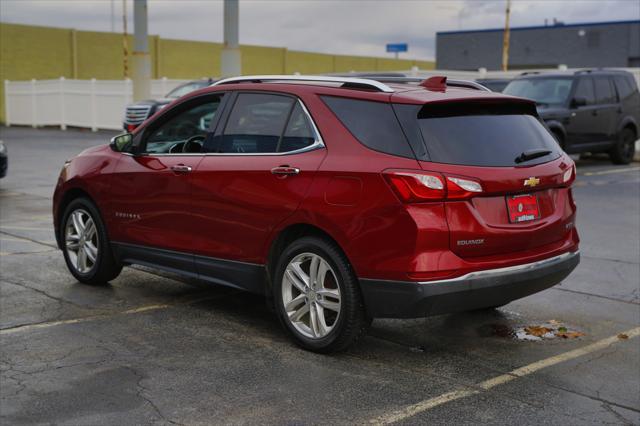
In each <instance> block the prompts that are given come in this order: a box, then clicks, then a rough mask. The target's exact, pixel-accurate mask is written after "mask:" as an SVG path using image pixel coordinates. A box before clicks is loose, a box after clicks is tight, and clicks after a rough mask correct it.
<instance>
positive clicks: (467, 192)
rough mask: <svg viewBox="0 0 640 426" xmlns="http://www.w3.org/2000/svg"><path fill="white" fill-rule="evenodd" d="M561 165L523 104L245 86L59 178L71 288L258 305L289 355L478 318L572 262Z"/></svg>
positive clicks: (350, 89) (162, 118)
mask: <svg viewBox="0 0 640 426" xmlns="http://www.w3.org/2000/svg"><path fill="white" fill-rule="evenodd" d="M575 175H576V172H575V166H574V163H573V161H572V160H571V159H570V158H569V157H568V156H567V155H566V154H565V153H564V152H563V151H562V149H560V147H559V146H558V144H557V143H556V142H555V140H554V138H553V136H552V135H551V134H550V133H549V131H548V130H547V129H546V128H545V127H544V125H543V124H542V123H541V121H540V117H539V116H538V115H537V112H536V105H535V103H533V102H532V101H528V100H525V99H521V98H516V97H511V96H506V95H502V94H499V93H494V92H489V91H487V90H486V89H485V88H484V87H482V86H480V85H478V84H477V83H472V82H466V81H454V80H449V81H447V79H446V78H445V77H432V78H429V79H427V80H425V81H421V80H419V79H410V78H391V77H389V78H386V79H385V78H380V79H378V80H373V79H364V78H349V77H310V76H250V77H237V78H231V79H226V80H221V81H219V82H217V83H216V84H214V85H213V86H211V87H207V88H204V89H201V90H198V91H196V92H193V93H191V94H189V95H187V96H185V97H183V98H180V99H178V100H176V101H174V102H173V103H171V104H170V105H169V106H167V107H166V108H164V109H163V110H162V111H160V112H159V113H158V114H156V115H154V116H153V117H151V118H150V119H148V120H147V121H146V122H144V123H143V124H142V125H141V126H140V127H139V128H137V129H136V131H135V132H134V133H133V134H124V135H120V136H116V137H115V138H113V139H112V141H111V144H110V145H105V146H99V147H95V148H90V149H87V150H86V151H84V152H82V153H81V154H79V155H78V156H77V157H75V158H73V159H71V160H69V161H67V162H66V164H65V165H64V168H63V169H62V172H61V174H60V178H59V180H58V183H57V187H56V191H55V195H54V201H53V215H54V224H55V230H56V237H57V242H58V246H59V247H60V249H62V251H63V253H64V259H65V261H66V264H67V266H68V268H69V270H70V271H71V273H72V274H73V276H74V277H75V278H76V279H77V280H78V281H80V282H83V283H88V284H103V283H106V282H108V281H109V280H112V279H114V278H115V277H116V276H118V274H119V273H120V271H121V269H122V267H123V266H126V265H131V264H139V265H145V266H148V267H154V268H159V269H162V270H166V271H170V272H174V273H179V274H184V275H186V276H189V277H194V278H198V279H201V280H204V281H208V282H211V283H214V284H221V285H225V286H231V287H234V288H239V289H243V290H247V291H250V292H254V293H258V294H262V295H265V296H266V297H267V300H269V301H272V305H273V307H274V309H275V311H276V313H277V316H278V317H279V319H280V321H281V322H282V324H283V326H284V328H285V329H286V330H287V332H288V333H289V334H290V335H291V336H292V337H293V339H294V340H295V341H296V342H297V343H298V344H299V345H301V346H302V347H304V348H307V349H309V350H313V351H317V352H333V351H338V350H342V349H345V348H346V347H347V346H349V345H350V344H352V343H353V342H355V341H356V340H357V339H358V338H359V337H360V336H362V335H363V334H364V333H365V331H366V330H367V328H368V326H369V325H370V323H371V321H372V319H373V318H417V317H425V316H429V315H437V314H444V313H452V312H459V311H467V310H473V309H483V308H492V307H497V306H501V305H504V304H506V303H509V302H510V301H512V300H515V299H518V298H521V297H524V296H527V295H530V294H532V293H535V292H538V291H541V290H543V289H546V288H548V287H551V286H553V285H556V284H558V283H559V282H560V281H561V280H563V279H564V278H565V277H566V276H567V275H568V274H569V273H570V272H571V271H572V270H573V269H574V268H575V267H576V266H577V264H578V262H579V252H578V241H579V240H578V234H577V231H576V228H575V212H576V206H575V204H574V201H573V197H572V194H571V184H572V182H573V181H574V179H575Z"/></svg>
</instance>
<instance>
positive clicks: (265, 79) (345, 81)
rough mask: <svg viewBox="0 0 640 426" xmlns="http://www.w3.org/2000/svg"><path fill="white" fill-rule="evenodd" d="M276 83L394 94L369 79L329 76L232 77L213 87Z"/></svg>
mask: <svg viewBox="0 0 640 426" xmlns="http://www.w3.org/2000/svg"><path fill="white" fill-rule="evenodd" d="M269 81H271V82H274V81H281V82H286V81H310V82H311V81H315V82H324V83H343V84H358V85H361V86H368V87H370V88H372V89H376V90H378V91H379V92H384V93H393V92H394V90H393V89H392V88H391V87H389V86H387V85H386V84H384V83H382V82H380V81H377V80H373V79H369V78H354V77H335V76H327V75H245V76H242V77H231V78H225V79H223V80H219V81H216V82H215V83H213V84H212V86H220V85H223V84H233V83H251V82H254V83H255V82H257V83H261V82H269Z"/></svg>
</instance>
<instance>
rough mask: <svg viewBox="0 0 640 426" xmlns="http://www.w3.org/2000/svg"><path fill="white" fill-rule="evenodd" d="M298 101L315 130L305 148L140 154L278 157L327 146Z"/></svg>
mask: <svg viewBox="0 0 640 426" xmlns="http://www.w3.org/2000/svg"><path fill="white" fill-rule="evenodd" d="M295 99H296V102H298V104H299V105H300V106H301V107H302V111H303V112H304V114H305V115H306V116H307V118H308V119H309V121H310V122H311V127H312V128H313V132H314V133H315V140H314V142H313V143H312V144H311V145H309V146H305V147H304V148H300V149H296V150H294V151H287V152H254V153H251V152H246V153H242V152H192V153H190V152H176V153H170V152H167V153H144V154H140V155H139V156H144V157H168V156H171V157H194V156H200V157H228V156H243V157H247V156H258V157H265V156H272V157H276V156H283V155H295V154H302V153H304V152H308V151H315V150H316V149H323V148H326V145H325V144H324V140H323V139H322V135H321V134H320V131H319V130H318V127H317V126H316V123H315V121H313V117H311V114H310V113H309V110H308V109H307V107H306V105H305V104H304V102H302V100H301V99H300V98H298V97H296V98H295ZM122 154H127V155H131V156H134V155H133V154H131V153H129V152H123V153H122Z"/></svg>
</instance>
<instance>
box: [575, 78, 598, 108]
mask: <svg viewBox="0 0 640 426" xmlns="http://www.w3.org/2000/svg"><path fill="white" fill-rule="evenodd" d="M573 97H574V98H585V99H586V100H587V105H593V104H594V103H595V102H596V96H595V94H594V92H593V81H592V80H591V79H590V78H579V79H578V82H577V83H576V92H575V93H574V94H573Z"/></svg>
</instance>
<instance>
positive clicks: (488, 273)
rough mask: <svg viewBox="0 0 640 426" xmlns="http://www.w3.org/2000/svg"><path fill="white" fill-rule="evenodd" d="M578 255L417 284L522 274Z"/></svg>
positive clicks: (562, 256) (577, 251)
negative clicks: (514, 273) (515, 273)
mask: <svg viewBox="0 0 640 426" xmlns="http://www.w3.org/2000/svg"><path fill="white" fill-rule="evenodd" d="M579 253H580V250H576V251H570V252H567V253H563V254H560V255H558V256H554V257H550V258H548V259H543V260H539V261H537V262H531V263H524V264H522V265H515V266H507V267H505V268H497V269H485V270H483V271H475V272H469V273H468V274H465V275H463V276H461V277H456V278H450V279H446V280H437V281H421V282H418V284H423V285H432V284H434V285H437V284H443V283H455V282H460V281H467V280H471V279H478V278H491V277H496V276H500V275H504V274H509V273H512V272H524V271H529V270H534V269H537V268H540V267H544V266H548V265H552V264H555V263H559V262H562V261H564V260H567V259H570V258H572V257H575V256H577V255H578V254H579Z"/></svg>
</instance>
